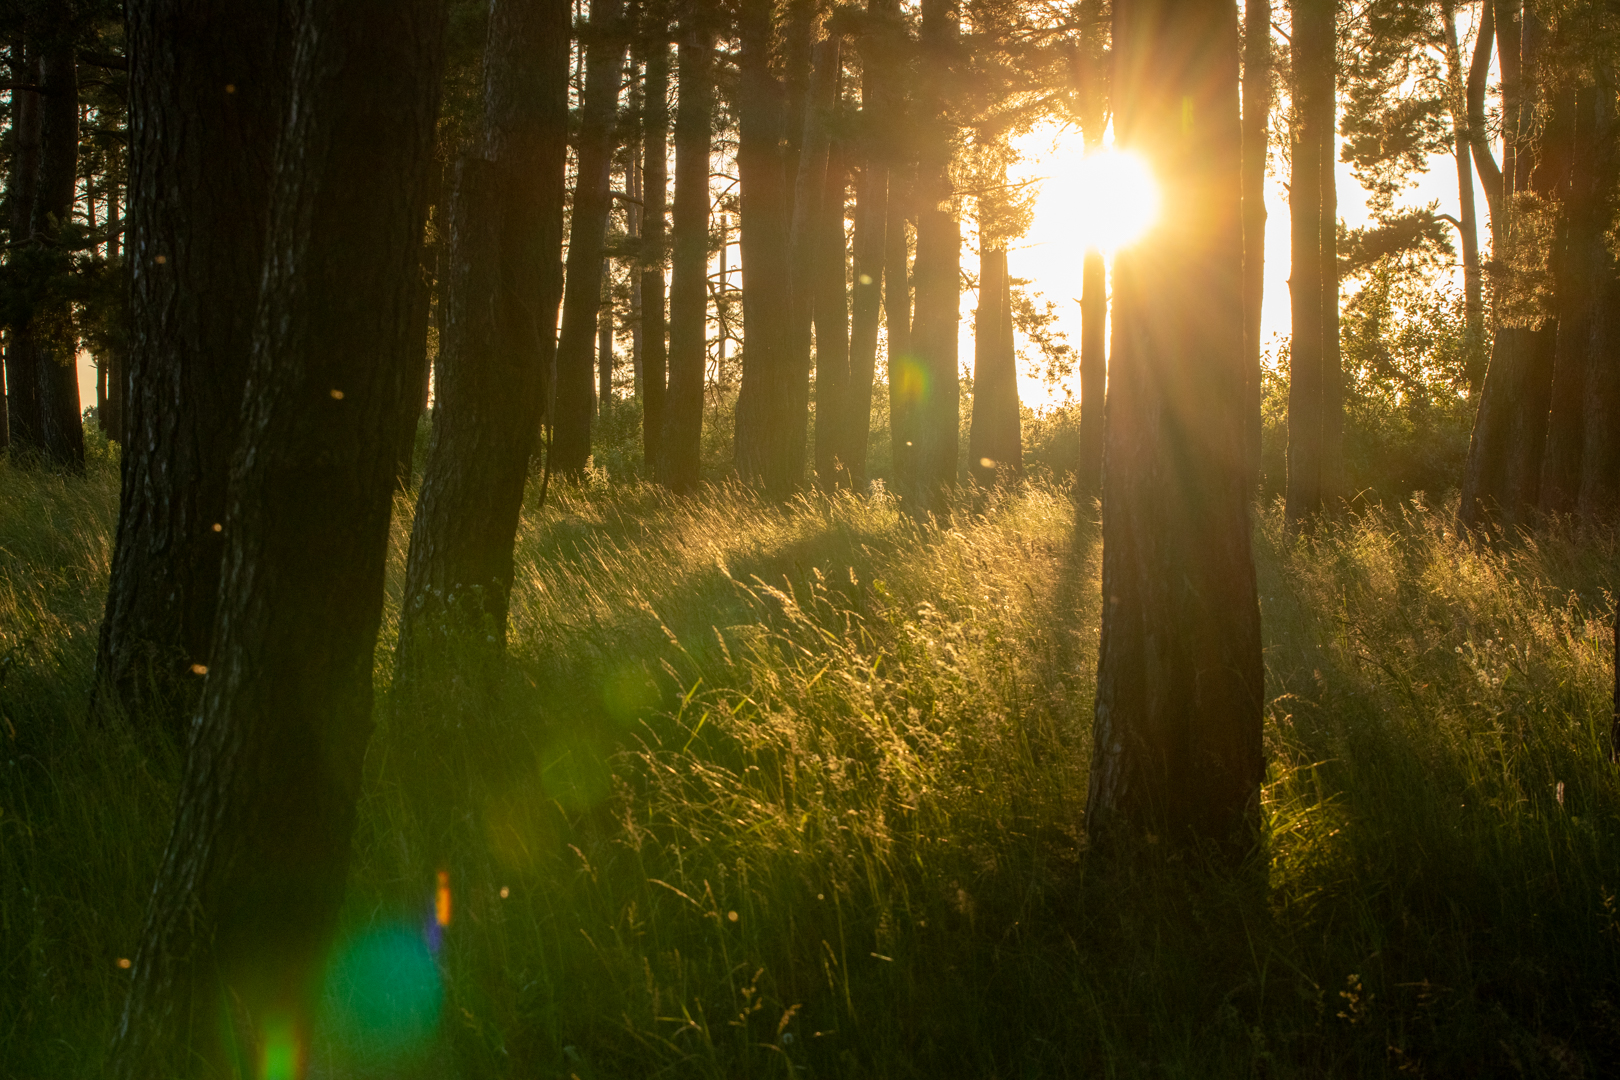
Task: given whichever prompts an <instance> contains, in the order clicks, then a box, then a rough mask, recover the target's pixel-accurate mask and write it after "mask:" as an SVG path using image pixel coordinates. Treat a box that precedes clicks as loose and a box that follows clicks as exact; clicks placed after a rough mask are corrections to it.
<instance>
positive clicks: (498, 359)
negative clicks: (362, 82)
mask: <svg viewBox="0 0 1620 1080" xmlns="http://www.w3.org/2000/svg"><path fill="white" fill-rule="evenodd" d="M568 7H569V5H568V0H542V2H539V3H536V2H533V0H495V3H494V4H492V5H491V7H490V14H489V18H490V22H489V31H488V35H489V36H488V38H487V41H486V44H485V46H484V102H485V104H484V130H483V146H482V152H481V154H479V155H477V156H474V155H468V156H465V157H463V158H462V160H461V161H460V162H459V163H458V165H457V167H456V180H455V192H454V195H453V197H452V199H451V201H450V206H449V215H448V216H449V245H448V260H447V262H448V267H447V270H448V273H447V285H448V289H447V294H446V301H447V303H446V311H445V320H444V323H445V328H444V335H443V337H442V339H441V351H440V355H439V383H438V404H437V406H436V407H435V409H434V417H433V419H434V423H433V436H432V444H431V445H430V447H429V450H428V460H427V469H426V472H425V473H424V475H423V478H422V490H421V494H420V495H419V496H418V499H417V504H416V518H415V521H414V522H413V524H412V529H411V547H410V554H409V556H408V558H407V560H406V568H405V593H404V601H403V603H402V605H401V609H400V622H399V645H398V648H397V650H396V653H395V661H394V705H395V714H396V715H397V716H399V717H401V718H402V719H405V720H407V721H409V722H411V723H418V724H422V723H428V724H433V723H436V724H438V725H439V726H440V730H438V731H436V732H433V733H432V737H430V738H425V739H423V740H422V744H423V745H424V746H428V745H432V746H435V747H438V748H439V751H443V750H446V749H448V748H449V747H450V746H451V745H452V743H451V742H450V741H449V740H450V739H452V738H453V737H454V730H455V729H461V730H462V736H461V737H467V732H466V728H467V727H468V726H471V725H477V724H478V723H479V721H480V720H482V719H484V718H486V717H487V716H488V715H489V713H490V711H491V710H490V707H489V706H490V701H491V698H492V696H493V695H494V694H495V692H496V691H497V690H498V681H499V674H500V667H501V663H502V660H503V658H504V653H505V646H506V632H507V613H508V610H509V605H510V599H511V593H512V579H513V563H512V550H513V544H514V542H515V540H516V537H517V530H518V523H519V517H520V514H521V511H522V506H523V489H524V484H525V482H526V480H527V478H528V474H529V462H530V459H531V457H532V455H533V453H534V449H535V440H536V438H537V437H538V434H539V431H540V420H541V415H542V413H543V408H544V402H545V383H546V373H547V371H548V369H549V365H550V361H551V359H552V353H553V350H554V349H555V339H554V338H553V337H552V335H551V333H550V328H551V327H553V326H555V325H556V320H557V303H558V300H559V298H560V297H561V294H562V273H561V269H562V268H561V256H562V228H563V198H564V183H565V181H564V169H565V165H566V159H565V154H566V145H567V142H566V140H567V132H568V98H567V92H568V87H567V77H568V16H569V11H568ZM435 752H438V751H435ZM435 760H437V759H435Z"/></svg>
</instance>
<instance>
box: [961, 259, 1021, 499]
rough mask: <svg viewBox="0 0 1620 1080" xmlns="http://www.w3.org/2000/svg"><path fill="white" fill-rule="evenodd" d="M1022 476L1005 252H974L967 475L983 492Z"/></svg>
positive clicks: (1009, 292)
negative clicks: (975, 283) (974, 307)
mask: <svg viewBox="0 0 1620 1080" xmlns="http://www.w3.org/2000/svg"><path fill="white" fill-rule="evenodd" d="M1023 471H1024V447H1023V435H1022V424H1021V421H1020V418H1019V415H1018V362H1017V355H1016V353H1015V352H1014V351H1013V325H1012V294H1011V282H1010V281H1009V280H1008V278H1007V252H1006V249H1004V248H995V249H985V248H983V247H981V248H980V249H979V310H978V312H977V314H976V315H975V316H974V319H973V419H972V422H971V426H970V427H969V429H968V472H969V473H970V475H972V477H973V478H974V479H975V480H976V481H978V482H979V484H980V485H981V486H983V487H990V486H992V485H993V484H995V483H996V482H997V480H998V479H1010V478H1012V477H1015V476H1020V475H1022V474H1023Z"/></svg>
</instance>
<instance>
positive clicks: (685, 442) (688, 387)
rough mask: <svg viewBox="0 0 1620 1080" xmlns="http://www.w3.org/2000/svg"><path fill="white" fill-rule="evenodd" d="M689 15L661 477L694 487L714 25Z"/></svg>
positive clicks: (698, 457)
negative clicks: (667, 389) (667, 393)
mask: <svg viewBox="0 0 1620 1080" xmlns="http://www.w3.org/2000/svg"><path fill="white" fill-rule="evenodd" d="M707 14H708V13H707V12H706V11H696V12H693V13H692V14H691V15H690V16H689V18H690V19H691V24H689V25H687V26H686V27H683V29H682V34H681V48H680V88H679V94H680V111H679V113H677V115H676V117H675V207H674V212H673V214H672V216H671V219H670V224H671V227H672V231H673V241H674V242H673V245H672V251H671V259H670V281H669V397H668V400H667V401H666V402H665V409H664V438H663V446H662V447H661V449H662V451H663V457H662V459H661V465H660V468H659V477H658V478H659V480H660V481H661V482H663V483H664V484H665V485H666V486H667V487H668V488H669V489H670V490H671V491H674V492H676V493H677V494H688V493H690V492H692V491H695V490H696V489H697V486H698V481H699V480H700V478H701V473H702V464H703V382H704V372H705V369H706V368H707V366H708V314H709V136H710V132H711V129H712V127H713V123H714V30H713V29H712V28H711V27H710V26H709V25H708V20H707V18H706V16H707Z"/></svg>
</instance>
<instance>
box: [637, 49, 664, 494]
mask: <svg viewBox="0 0 1620 1080" xmlns="http://www.w3.org/2000/svg"><path fill="white" fill-rule="evenodd" d="M666 37H667V32H666V28H665V27H663V26H658V27H656V28H655V29H654V30H653V31H652V35H651V40H650V42H649V52H648V54H647V104H646V112H645V114H644V119H643V121H642V123H643V127H642V143H641V145H642V151H641V152H642V162H643V166H642V187H643V191H644V192H645V194H644V195H643V196H642V198H643V202H644V204H645V206H644V213H643V215H642V222H641V229H642V232H641V235H642V240H641V326H642V330H641V335H642V346H641V348H642V353H641V395H642V396H641V460H642V467H643V469H644V470H645V473H646V476H647V477H648V478H649V479H651V478H653V477H654V476H655V475H656V474H657V470H658V459H659V456H660V449H659V448H660V447H661V446H662V444H663V440H664V396H665V370H664V369H665V367H666V366H667V364H668V357H669V346H668V342H667V337H666V330H667V327H666V319H665V305H664V261H665V258H666V256H665V252H664V248H665V245H666V243H667V242H668V241H667V237H668V233H667V232H666V231H665V228H664V216H665V209H666V204H667V203H668V200H669V42H668V41H667V40H666Z"/></svg>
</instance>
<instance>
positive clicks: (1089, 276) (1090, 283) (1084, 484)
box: [1074, 250, 1108, 500]
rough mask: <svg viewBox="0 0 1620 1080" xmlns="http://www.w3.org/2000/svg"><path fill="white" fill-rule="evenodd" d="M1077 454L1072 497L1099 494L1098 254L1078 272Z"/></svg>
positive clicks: (1101, 334) (1102, 275)
mask: <svg viewBox="0 0 1620 1080" xmlns="http://www.w3.org/2000/svg"><path fill="white" fill-rule="evenodd" d="M1080 275H1081V276H1080V453H1079V457H1078V458H1077V460H1076V462H1075V477H1074V495H1075V497H1076V498H1077V499H1082V500H1090V499H1093V498H1095V497H1096V496H1098V495H1100V494H1102V471H1103V440H1104V418H1105V417H1106V415H1107V412H1106V409H1105V404H1104V403H1105V401H1106V396H1107V393H1108V337H1107V330H1108V270H1107V267H1106V264H1104V262H1103V255H1102V252H1100V251H1095V250H1093V251H1087V252H1086V254H1085V261H1084V262H1083V263H1082V264H1081V271H1080Z"/></svg>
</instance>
